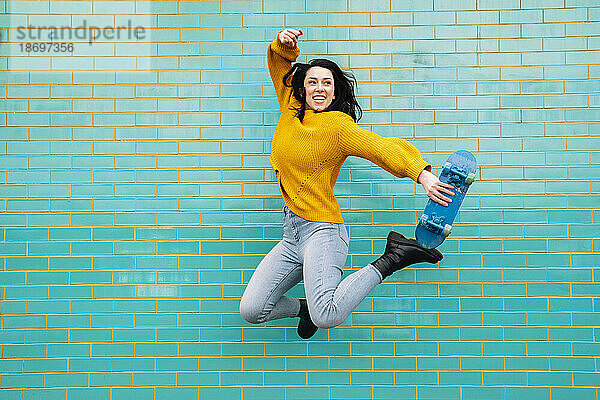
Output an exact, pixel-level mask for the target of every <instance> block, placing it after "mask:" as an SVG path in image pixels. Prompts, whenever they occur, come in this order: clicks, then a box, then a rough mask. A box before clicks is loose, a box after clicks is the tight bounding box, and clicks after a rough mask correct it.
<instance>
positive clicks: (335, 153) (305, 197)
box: [267, 39, 431, 223]
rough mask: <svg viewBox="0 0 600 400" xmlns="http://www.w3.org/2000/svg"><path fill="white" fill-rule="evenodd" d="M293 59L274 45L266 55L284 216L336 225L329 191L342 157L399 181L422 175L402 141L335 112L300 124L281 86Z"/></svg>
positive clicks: (338, 219)
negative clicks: (275, 116)
mask: <svg viewBox="0 0 600 400" xmlns="http://www.w3.org/2000/svg"><path fill="white" fill-rule="evenodd" d="M299 54H300V50H299V49H298V46H296V47H294V48H289V47H286V46H284V45H281V44H280V43H279V41H278V40H277V39H275V40H274V41H273V42H272V43H271V44H270V45H269V48H268V50H267V63H268V65H269V73H270V75H271V79H272V80H273V84H274V85H275V91H276V93H277V100H278V102H279V108H280V110H281V116H280V118H279V122H278V123H277V128H276V129H275V134H274V136H273V142H272V145H271V159H270V160H271V166H272V167H273V169H274V170H275V175H276V177H277V182H278V183H279V188H280V189H281V194H282V196H283V200H284V201H285V204H286V205H287V206H288V208H289V209H290V210H292V211H293V212H294V213H295V214H297V215H298V216H300V217H302V218H304V219H307V220H309V221H319V222H335V223H342V222H343V219H342V212H341V210H340V206H339V204H338V202H337V200H336V198H335V196H334V195H333V186H334V185H335V182H336V180H337V177H338V174H339V172H340V168H341V167H342V164H343V162H344V160H345V159H346V157H348V156H357V157H362V158H366V159H367V160H370V161H372V162H374V163H375V164H377V165H379V166H380V167H382V168H383V169H385V170H386V171H388V172H390V173H392V174H393V175H395V176H397V177H399V178H403V177H409V178H411V179H412V180H414V181H416V180H417V178H418V176H419V174H420V173H421V171H423V169H431V165H430V164H429V163H427V162H426V161H424V160H423V158H422V157H421V153H419V151H418V150H417V149H416V147H415V146H413V145H412V144H411V143H409V142H408V141H406V140H404V139H400V138H383V137H381V136H379V135H377V134H375V133H373V132H371V131H368V130H365V129H363V128H361V127H360V126H358V125H357V124H356V123H355V122H354V121H353V120H352V117H350V116H349V115H348V114H345V113H343V112H341V111H324V112H315V111H313V110H310V109H307V110H306V112H305V115H304V120H303V121H302V122H300V120H299V119H298V118H297V117H295V116H294V115H295V113H296V111H295V110H293V109H291V107H298V106H300V104H299V102H298V100H296V99H295V98H294V96H293V95H292V88H291V87H286V86H284V85H283V82H282V79H283V76H284V75H285V74H286V73H287V72H288V71H289V70H290V68H291V63H292V62H293V61H295V60H296V58H297V57H298V55H299ZM290 81H291V79H289V80H288V83H289V82H290Z"/></svg>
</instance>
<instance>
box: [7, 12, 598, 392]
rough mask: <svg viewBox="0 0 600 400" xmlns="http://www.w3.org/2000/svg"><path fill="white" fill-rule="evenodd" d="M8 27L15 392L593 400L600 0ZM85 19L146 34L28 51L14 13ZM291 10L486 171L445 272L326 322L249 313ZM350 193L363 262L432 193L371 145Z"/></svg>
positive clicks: (375, 89) (357, 262)
mask: <svg viewBox="0 0 600 400" xmlns="http://www.w3.org/2000/svg"><path fill="white" fill-rule="evenodd" d="M0 21H1V23H0V26H1V27H2V28H1V29H0V33H1V40H0V70H2V73H1V74H0V288H1V291H0V299H1V300H2V301H1V309H0V312H1V315H0V316H1V329H0V347H1V358H0V398H2V399H3V400H14V399H19V400H21V399H23V400H26V399H49V400H50V399H69V400H71V399H73V400H76V399H83V398H85V399H88V400H91V399H109V398H110V399H113V400H121V399H151V400H155V399H156V400H164V399H182V400H183V399H243V400H253V399H259V400H271V399H285V400H293V399H302V400H307V399H315V400H323V399H344V400H347V399H353V400H356V399H478V400H479V399H505V400H522V399H574V398H576V399H579V400H592V399H593V400H597V399H598V397H599V395H600V393H599V390H600V389H598V387H600V378H599V376H600V375H599V373H600V371H599V370H600V356H599V354H600V329H599V328H597V327H598V321H599V317H600V256H599V252H600V207H599V206H598V202H599V201H600V108H599V107H600V66H598V64H599V63H600V3H598V1H597V0H545V1H540V0H520V1H519V0H508V1H492V0H460V1H458V0H455V1H450V0H420V1H412V0H411V1H409V0H369V1H366V0H328V1H321V0H292V1H278V0H221V1H217V0H210V1H209V0H205V1H202V0H197V1H170V0H165V1H47V0H42V1H29V0H24V1H16V0H15V1H13V0H6V1H1V2H0ZM84 21H85V22H86V24H87V26H90V25H95V26H101V27H105V26H113V27H117V26H126V25H127V23H128V21H130V22H131V24H132V25H133V26H143V27H145V37H144V38H143V39H140V40H137V41H136V40H135V39H131V38H129V39H127V38H125V39H123V38H121V39H120V40H118V39H107V38H103V39H101V40H100V39H99V40H98V41H97V42H95V43H93V44H92V45H89V44H88V43H87V39H71V40H68V39H67V40H62V42H65V43H70V42H72V43H73V44H74V51H73V53H72V54H71V53H60V52H57V53H55V52H48V51H46V52H41V51H38V52H33V51H32V52H30V53H29V54H28V53H26V52H23V51H21V45H22V44H25V43H26V42H40V41H41V40H39V39H38V40H32V39H27V38H21V39H19V38H18V27H24V26H29V25H33V26H38V27H39V26H48V25H54V26H63V25H69V24H70V25H71V26H73V27H76V26H80V25H81V24H82V23H83V22H84ZM286 26H289V27H295V28H302V29H303V32H304V33H305V34H304V35H303V36H302V37H301V39H302V40H301V43H300V45H301V50H302V55H301V57H300V61H305V60H307V59H310V58H316V57H328V58H331V59H333V60H335V61H337V62H339V64H340V65H341V66H342V67H343V68H345V69H348V70H351V71H352V72H353V73H354V74H355V75H356V77H357V79H358V81H359V86H358V96H359V100H360V103H361V105H362V107H363V109H364V110H365V113H364V118H363V120H362V121H361V125H362V126H364V127H365V128H367V129H370V130H373V131H375V132H377V133H379V134H380V135H383V136H398V137H403V138H406V139H408V140H410V141H411V142H412V143H414V144H415V145H416V146H417V147H418V148H419V149H420V150H421V151H422V153H423V155H424V157H425V158H426V159H427V160H428V161H429V162H431V163H432V164H433V165H435V166H436V171H439V166H441V165H442V164H443V163H444V161H445V159H446V158H447V156H448V154H449V153H451V152H453V151H455V150H457V149H467V150H470V151H472V152H473V153H475V155H476V156H477V158H478V161H479V165H480V167H479V170H478V178H479V180H478V181H477V182H476V184H475V185H474V186H473V187H472V189H471V190H470V192H469V195H468V197H467V199H466V200H465V203H464V205H463V208H462V211H461V213H460V215H459V218H458V221H459V223H458V224H457V225H456V226H455V229H454V232H453V234H452V236H451V237H450V238H449V239H448V240H447V241H446V242H445V244H443V246H442V247H441V250H442V252H443V253H444V255H445V257H444V260H443V262H442V263H441V265H440V266H439V267H433V268H432V267H418V268H409V269H407V270H404V271H402V272H399V273H396V274H395V275H393V276H392V277H391V278H388V280H386V282H385V283H383V284H381V285H379V286H378V287H377V288H376V289H375V290H374V291H373V292H372V293H371V295H370V296H369V297H367V298H366V299H365V300H364V302H362V303H361V304H360V305H359V306H358V308H357V309H356V310H355V311H354V312H353V313H352V315H351V316H350V317H349V318H348V319H347V320H346V321H345V322H344V323H343V324H342V325H341V326H339V327H336V328H333V329H331V330H320V331H319V332H318V334H317V335H316V336H315V337H314V338H313V340H310V341H309V342H306V341H302V340H300V339H299V338H298V336H297V335H296V332H295V328H296V322H297V320H296V319H283V320H277V321H272V322H269V323H267V324H263V325H258V326H255V325H250V324H248V323H246V322H245V321H244V320H243V319H242V318H241V316H240V315H239V313H238V307H239V299H240V297H241V294H242V293H243V290H244V288H245V284H246V283H247V282H248V280H249V278H250V276H251V275H252V273H253V270H254V268H255V267H256V265H257V264H258V262H259V261H260V260H261V258H262V257H263V255H264V254H265V253H266V252H267V251H269V249H270V248H271V247H272V246H273V245H274V244H275V243H276V242H277V241H278V240H279V239H280V238H281V235H282V229H281V224H282V212H281V208H282V206H283V203H282V200H281V198H280V194H279V191H278V187H277V184H276V182H275V177H274V174H273V171H272V170H271V169H270V165H269V151H270V139H271V136H272V133H273V131H274V129H275V124H276V122H277V119H278V115H279V114H278V108H277V103H276V99H275V93H274V90H273V87H272V84H271V82H270V78H269V75H268V73H267V70H266V59H265V52H266V47H267V44H268V42H270V41H271V40H272V39H273V38H274V37H275V35H276V33H277V32H278V31H279V30H280V29H281V28H282V27H286ZM55 41H56V40H55ZM335 193H336V195H337V196H338V199H339V202H340V205H341V207H342V209H343V215H344V218H345V221H346V223H347V226H348V230H349V235H350V238H351V243H350V255H349V257H348V260H347V265H346V267H347V268H346V274H348V273H351V272H352V271H354V270H355V269H357V268H360V267H362V266H364V265H365V264H367V263H369V262H370V261H372V260H373V259H374V258H375V257H376V256H377V255H378V254H379V253H380V252H381V251H382V250H383V247H384V244H385V240H384V238H385V236H386V234H387V232H388V231H389V230H390V229H395V230H396V231H398V232H401V233H403V234H405V235H410V236H413V235H414V225H415V223H416V219H417V215H418V214H419V212H420V210H421V209H422V208H423V207H424V205H425V203H426V200H427V198H426V196H425V195H424V193H423V191H422V188H421V187H420V186H417V185H415V184H414V183H413V182H411V181H408V180H399V179H396V178H394V177H392V175H390V174H389V173H387V172H385V171H383V170H382V169H380V168H378V167H376V166H374V165H372V164H371V163H370V162H368V161H366V160H363V159H358V158H350V159H348V160H347V161H346V163H345V164H344V167H343V168H342V171H341V173H340V179H339V183H338V184H337V185H336V187H335ZM290 294H292V295H296V296H303V287H302V285H299V286H297V287H295V288H294V289H292V291H291V292H290Z"/></svg>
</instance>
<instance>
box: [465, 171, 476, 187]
mask: <svg viewBox="0 0 600 400" xmlns="http://www.w3.org/2000/svg"><path fill="white" fill-rule="evenodd" d="M474 181H475V174H474V173H473V172H471V173H470V174H469V175H468V176H467V179H465V183H466V184H467V185H470V184H471V183H473V182H474Z"/></svg>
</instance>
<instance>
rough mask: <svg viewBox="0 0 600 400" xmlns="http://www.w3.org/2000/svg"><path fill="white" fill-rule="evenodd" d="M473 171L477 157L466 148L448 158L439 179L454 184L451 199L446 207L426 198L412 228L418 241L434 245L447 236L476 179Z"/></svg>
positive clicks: (426, 244) (427, 246) (434, 246)
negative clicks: (417, 219) (426, 200)
mask: <svg viewBox="0 0 600 400" xmlns="http://www.w3.org/2000/svg"><path fill="white" fill-rule="evenodd" d="M476 170H477V160H475V156H474V155H473V154H471V153H470V152H468V151H466V150H459V151H456V152H454V153H453V154H451V155H450V157H448V161H446V164H445V165H444V168H443V169H442V172H441V173H440V177H439V179H440V181H441V182H445V183H449V184H451V185H453V186H454V189H450V190H451V191H452V192H453V193H454V196H447V197H450V198H451V199H452V202H451V203H448V206H447V207H445V206H443V205H441V204H438V203H436V202H434V201H433V200H431V199H429V202H428V203H427V205H426V206H425V210H424V211H423V214H422V215H421V217H420V218H419V221H418V223H417V229H416V231H415V236H416V238H417V242H419V244H420V245H421V246H423V247H425V248H427V249H433V248H436V247H438V246H439V245H440V244H442V242H443V241H444V240H445V239H446V237H448V235H450V232H451V231H452V224H453V223H454V218H456V215H457V214H458V209H459V208H460V205H461V204H462V201H463V199H464V198H465V195H466V194H467V190H469V187H470V186H471V184H472V183H473V181H474V180H475V172H476Z"/></svg>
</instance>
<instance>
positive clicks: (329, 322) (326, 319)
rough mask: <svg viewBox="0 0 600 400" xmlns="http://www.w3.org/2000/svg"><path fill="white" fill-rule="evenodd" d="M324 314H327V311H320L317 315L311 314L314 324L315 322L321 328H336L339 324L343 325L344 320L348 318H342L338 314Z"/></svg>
mask: <svg viewBox="0 0 600 400" xmlns="http://www.w3.org/2000/svg"><path fill="white" fill-rule="evenodd" d="M323 314H327V313H324V312H323V313H319V315H318V316H317V315H315V316H313V315H312V314H311V316H310V319H311V320H312V322H313V324H315V325H316V326H317V328H319V329H330V328H334V327H336V326H338V325H341V324H342V322H344V321H345V320H346V318H341V317H340V316H338V315H331V314H330V315H323Z"/></svg>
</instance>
